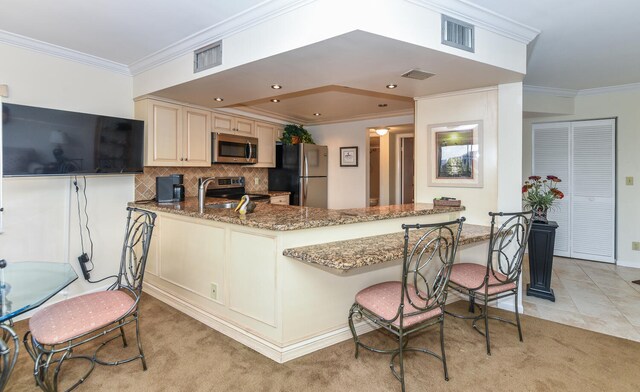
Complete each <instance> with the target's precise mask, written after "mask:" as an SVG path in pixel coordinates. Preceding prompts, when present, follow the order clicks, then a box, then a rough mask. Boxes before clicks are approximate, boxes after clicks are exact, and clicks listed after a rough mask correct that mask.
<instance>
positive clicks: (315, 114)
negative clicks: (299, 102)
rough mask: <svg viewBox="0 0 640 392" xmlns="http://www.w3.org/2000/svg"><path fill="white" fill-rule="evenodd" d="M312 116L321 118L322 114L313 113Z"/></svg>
mask: <svg viewBox="0 0 640 392" xmlns="http://www.w3.org/2000/svg"><path fill="white" fill-rule="evenodd" d="M313 115H314V116H316V117H317V116H322V113H313Z"/></svg>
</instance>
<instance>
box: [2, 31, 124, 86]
mask: <svg viewBox="0 0 640 392" xmlns="http://www.w3.org/2000/svg"><path fill="white" fill-rule="evenodd" d="M0 42H2V43H5V44H7V45H12V46H17V47H20V48H24V49H29V50H33V51H35V52H40V53H44V54H46V55H49V56H55V57H58V58H61V59H65V60H70V61H75V62H77V63H81V64H85V65H90V66H93V67H98V68H103V69H106V70H108V71H111V72H116V73H119V74H123V75H127V76H131V72H129V67H127V66H126V65H124V64H120V63H116V62H115V61H111V60H106V59H103V58H100V57H97V56H93V55H90V54H86V53H82V52H78V51H77V50H73V49H67V48H63V47H62V46H58V45H53V44H50V43H47V42H43V41H39V40H37V39H33V38H29V37H25V36H23V35H19V34H14V33H10V32H8V31H4V30H0Z"/></svg>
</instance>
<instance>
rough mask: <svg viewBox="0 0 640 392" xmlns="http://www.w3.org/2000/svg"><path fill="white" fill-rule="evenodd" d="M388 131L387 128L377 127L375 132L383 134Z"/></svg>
mask: <svg viewBox="0 0 640 392" xmlns="http://www.w3.org/2000/svg"><path fill="white" fill-rule="evenodd" d="M388 132H389V128H377V129H376V133H377V134H378V135H380V136H384V135H386V134H387V133H388Z"/></svg>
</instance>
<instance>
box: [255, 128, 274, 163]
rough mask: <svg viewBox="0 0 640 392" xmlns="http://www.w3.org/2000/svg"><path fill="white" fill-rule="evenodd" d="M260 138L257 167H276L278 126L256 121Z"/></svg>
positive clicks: (257, 135)
mask: <svg viewBox="0 0 640 392" xmlns="http://www.w3.org/2000/svg"><path fill="white" fill-rule="evenodd" d="M256 137H257V138H258V163H257V164H255V165H254V166H255V167H276V127H275V126H274V125H272V124H266V123H260V122H256Z"/></svg>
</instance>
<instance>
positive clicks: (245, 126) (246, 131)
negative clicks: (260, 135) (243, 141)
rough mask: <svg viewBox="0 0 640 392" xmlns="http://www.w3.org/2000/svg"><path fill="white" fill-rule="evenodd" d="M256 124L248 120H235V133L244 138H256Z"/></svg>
mask: <svg viewBox="0 0 640 392" xmlns="http://www.w3.org/2000/svg"><path fill="white" fill-rule="evenodd" d="M254 124H255V122H253V121H251V120H247V119H246V118H236V119H235V132H236V133H237V134H239V135H242V136H254V132H253V126H254Z"/></svg>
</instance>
